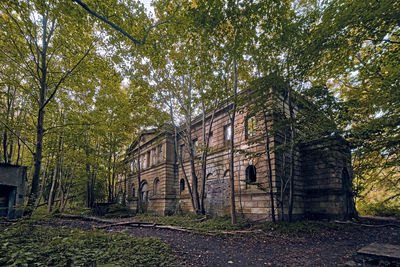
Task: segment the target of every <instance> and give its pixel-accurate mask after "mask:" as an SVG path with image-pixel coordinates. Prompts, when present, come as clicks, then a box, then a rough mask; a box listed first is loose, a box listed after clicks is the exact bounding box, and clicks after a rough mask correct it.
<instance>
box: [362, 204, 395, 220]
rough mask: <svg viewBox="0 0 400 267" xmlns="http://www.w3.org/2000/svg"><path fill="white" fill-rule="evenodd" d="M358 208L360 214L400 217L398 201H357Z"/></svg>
mask: <svg viewBox="0 0 400 267" xmlns="http://www.w3.org/2000/svg"><path fill="white" fill-rule="evenodd" d="M357 210H358V212H359V214H360V215H373V216H383V217H396V218H398V219H400V204H398V203H387V202H375V203H365V202H361V201H360V202H358V203H357Z"/></svg>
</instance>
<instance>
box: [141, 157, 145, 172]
mask: <svg viewBox="0 0 400 267" xmlns="http://www.w3.org/2000/svg"><path fill="white" fill-rule="evenodd" d="M141 161H142V162H141V163H142V165H141V167H142V169H144V168H146V157H145V155H142V156H141Z"/></svg>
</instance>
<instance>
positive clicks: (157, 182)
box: [154, 178, 161, 195]
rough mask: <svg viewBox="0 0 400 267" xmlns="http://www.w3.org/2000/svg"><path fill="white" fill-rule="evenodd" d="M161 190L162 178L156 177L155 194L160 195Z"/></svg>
mask: <svg viewBox="0 0 400 267" xmlns="http://www.w3.org/2000/svg"><path fill="white" fill-rule="evenodd" d="M160 194H161V190H160V179H158V178H156V179H154V195H160Z"/></svg>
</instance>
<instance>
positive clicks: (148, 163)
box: [146, 151, 150, 168]
mask: <svg viewBox="0 0 400 267" xmlns="http://www.w3.org/2000/svg"><path fill="white" fill-rule="evenodd" d="M146 157H147V158H146V161H147V165H146V167H147V168H148V167H150V151H148V152H147V155H146Z"/></svg>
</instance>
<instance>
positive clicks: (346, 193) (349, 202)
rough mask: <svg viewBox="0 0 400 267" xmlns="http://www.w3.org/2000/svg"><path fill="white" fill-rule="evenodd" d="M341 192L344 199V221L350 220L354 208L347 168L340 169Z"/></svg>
mask: <svg viewBox="0 0 400 267" xmlns="http://www.w3.org/2000/svg"><path fill="white" fill-rule="evenodd" d="M342 192H343V198H344V209H343V213H344V219H350V218H352V217H354V215H355V207H354V201H353V192H352V186H351V179H350V175H349V172H348V171H347V168H343V169H342Z"/></svg>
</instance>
